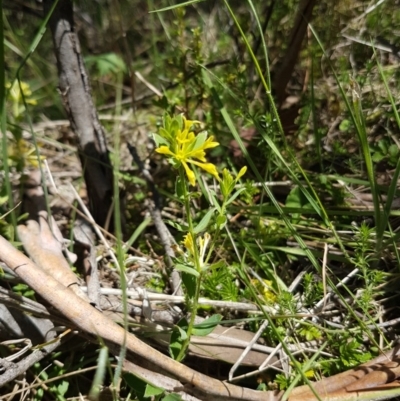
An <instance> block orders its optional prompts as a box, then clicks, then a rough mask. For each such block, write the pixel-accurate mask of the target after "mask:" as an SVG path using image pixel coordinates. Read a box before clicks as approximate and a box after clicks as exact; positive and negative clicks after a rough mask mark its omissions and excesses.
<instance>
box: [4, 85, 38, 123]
mask: <svg viewBox="0 0 400 401" xmlns="http://www.w3.org/2000/svg"><path fill="white" fill-rule="evenodd" d="M6 88H7V89H9V93H8V96H9V99H10V100H11V102H12V105H13V115H14V117H15V118H17V117H18V116H19V115H20V114H22V113H23V111H24V110H25V108H24V104H23V98H22V95H23V96H24V98H25V102H26V103H27V104H32V105H36V104H37V101H36V100H35V99H32V97H31V96H32V91H31V89H30V87H29V84H27V83H26V82H23V81H21V82H20V83H18V81H17V80H15V81H14V82H13V83H12V84H11V83H10V82H8V83H7V84H6Z"/></svg>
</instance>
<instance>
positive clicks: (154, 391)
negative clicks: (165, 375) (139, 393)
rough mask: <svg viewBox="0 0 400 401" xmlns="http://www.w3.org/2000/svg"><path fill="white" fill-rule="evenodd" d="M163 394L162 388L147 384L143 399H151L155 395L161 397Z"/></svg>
mask: <svg viewBox="0 0 400 401" xmlns="http://www.w3.org/2000/svg"><path fill="white" fill-rule="evenodd" d="M164 392H165V390H164V389H163V388H160V387H155V386H153V385H152V384H147V386H146V389H145V392H144V397H152V396H156V395H161V394H163V393H164Z"/></svg>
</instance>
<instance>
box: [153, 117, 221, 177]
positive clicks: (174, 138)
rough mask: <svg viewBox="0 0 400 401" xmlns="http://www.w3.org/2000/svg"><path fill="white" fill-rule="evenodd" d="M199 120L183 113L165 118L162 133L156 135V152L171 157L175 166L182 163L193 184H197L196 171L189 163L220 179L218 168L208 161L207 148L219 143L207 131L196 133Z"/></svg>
mask: <svg viewBox="0 0 400 401" xmlns="http://www.w3.org/2000/svg"><path fill="white" fill-rule="evenodd" d="M196 124H200V122H199V121H192V120H186V118H185V117H184V116H183V115H180V116H177V117H174V118H172V119H171V118H170V117H168V116H167V117H166V118H165V120H164V127H163V128H161V129H160V134H159V135H155V136H154V139H155V141H156V143H157V145H158V147H157V148H156V152H158V153H160V154H162V155H165V156H167V157H169V158H170V159H171V161H172V164H173V165H175V167H179V166H180V165H182V166H183V167H184V169H185V172H186V176H187V178H188V180H189V182H190V184H191V185H195V184H196V177H195V174H194V172H193V171H192V170H191V169H190V167H189V164H193V165H195V166H198V167H200V168H201V169H203V170H204V171H206V172H207V173H209V174H211V175H212V176H214V177H215V178H216V179H217V180H219V175H218V171H217V168H216V166H215V165H214V164H212V163H207V159H206V157H205V156H206V152H205V151H206V150H207V149H211V148H215V147H216V146H218V145H219V143H218V142H215V141H214V137H213V136H210V137H207V136H208V134H207V132H205V131H202V132H200V133H199V134H197V135H196V134H195V133H194V132H193V131H192V129H193V126H194V125H196Z"/></svg>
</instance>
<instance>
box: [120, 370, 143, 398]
mask: <svg viewBox="0 0 400 401" xmlns="http://www.w3.org/2000/svg"><path fill="white" fill-rule="evenodd" d="M122 378H123V379H124V380H125V382H126V384H127V385H128V386H129V387H130V388H131V390H132V392H133V393H134V394H135V395H136V397H137V398H138V399H139V401H144V393H145V392H146V386H147V384H148V383H147V382H145V381H144V380H143V379H141V378H140V377H137V376H135V375H133V374H132V373H125V374H123V375H122Z"/></svg>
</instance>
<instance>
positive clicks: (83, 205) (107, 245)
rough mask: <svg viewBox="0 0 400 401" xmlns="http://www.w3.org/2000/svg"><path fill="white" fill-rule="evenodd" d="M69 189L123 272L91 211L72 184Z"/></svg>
mask: <svg viewBox="0 0 400 401" xmlns="http://www.w3.org/2000/svg"><path fill="white" fill-rule="evenodd" d="M69 187H70V188H71V191H72V193H73V194H74V197H75V199H76V200H77V201H78V203H79V206H80V207H81V208H82V210H83V212H84V213H85V215H86V217H87V218H88V220H89V222H90V223H91V224H92V226H93V229H94V231H95V232H96V234H97V236H98V237H99V238H100V239H101V241H102V242H103V244H104V246H105V247H106V249H107V252H108V254H109V255H110V257H111V259H112V260H113V262H114V264H115V266H116V267H117V268H118V271H120V272H121V269H120V265H119V263H118V260H117V257H116V256H115V253H114V251H113V250H112V247H111V246H110V244H109V243H108V241H107V240H106V237H105V236H104V235H103V233H102V232H101V230H100V229H99V227H98V226H97V224H96V222H95V221H94V219H93V217H92V215H91V214H90V212H89V209H88V208H87V207H86V205H85V204H84V203H83V201H82V199H81V197H80V196H79V194H78V192H76V189H75V188H74V186H73V185H72V184H71V183H69Z"/></svg>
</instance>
